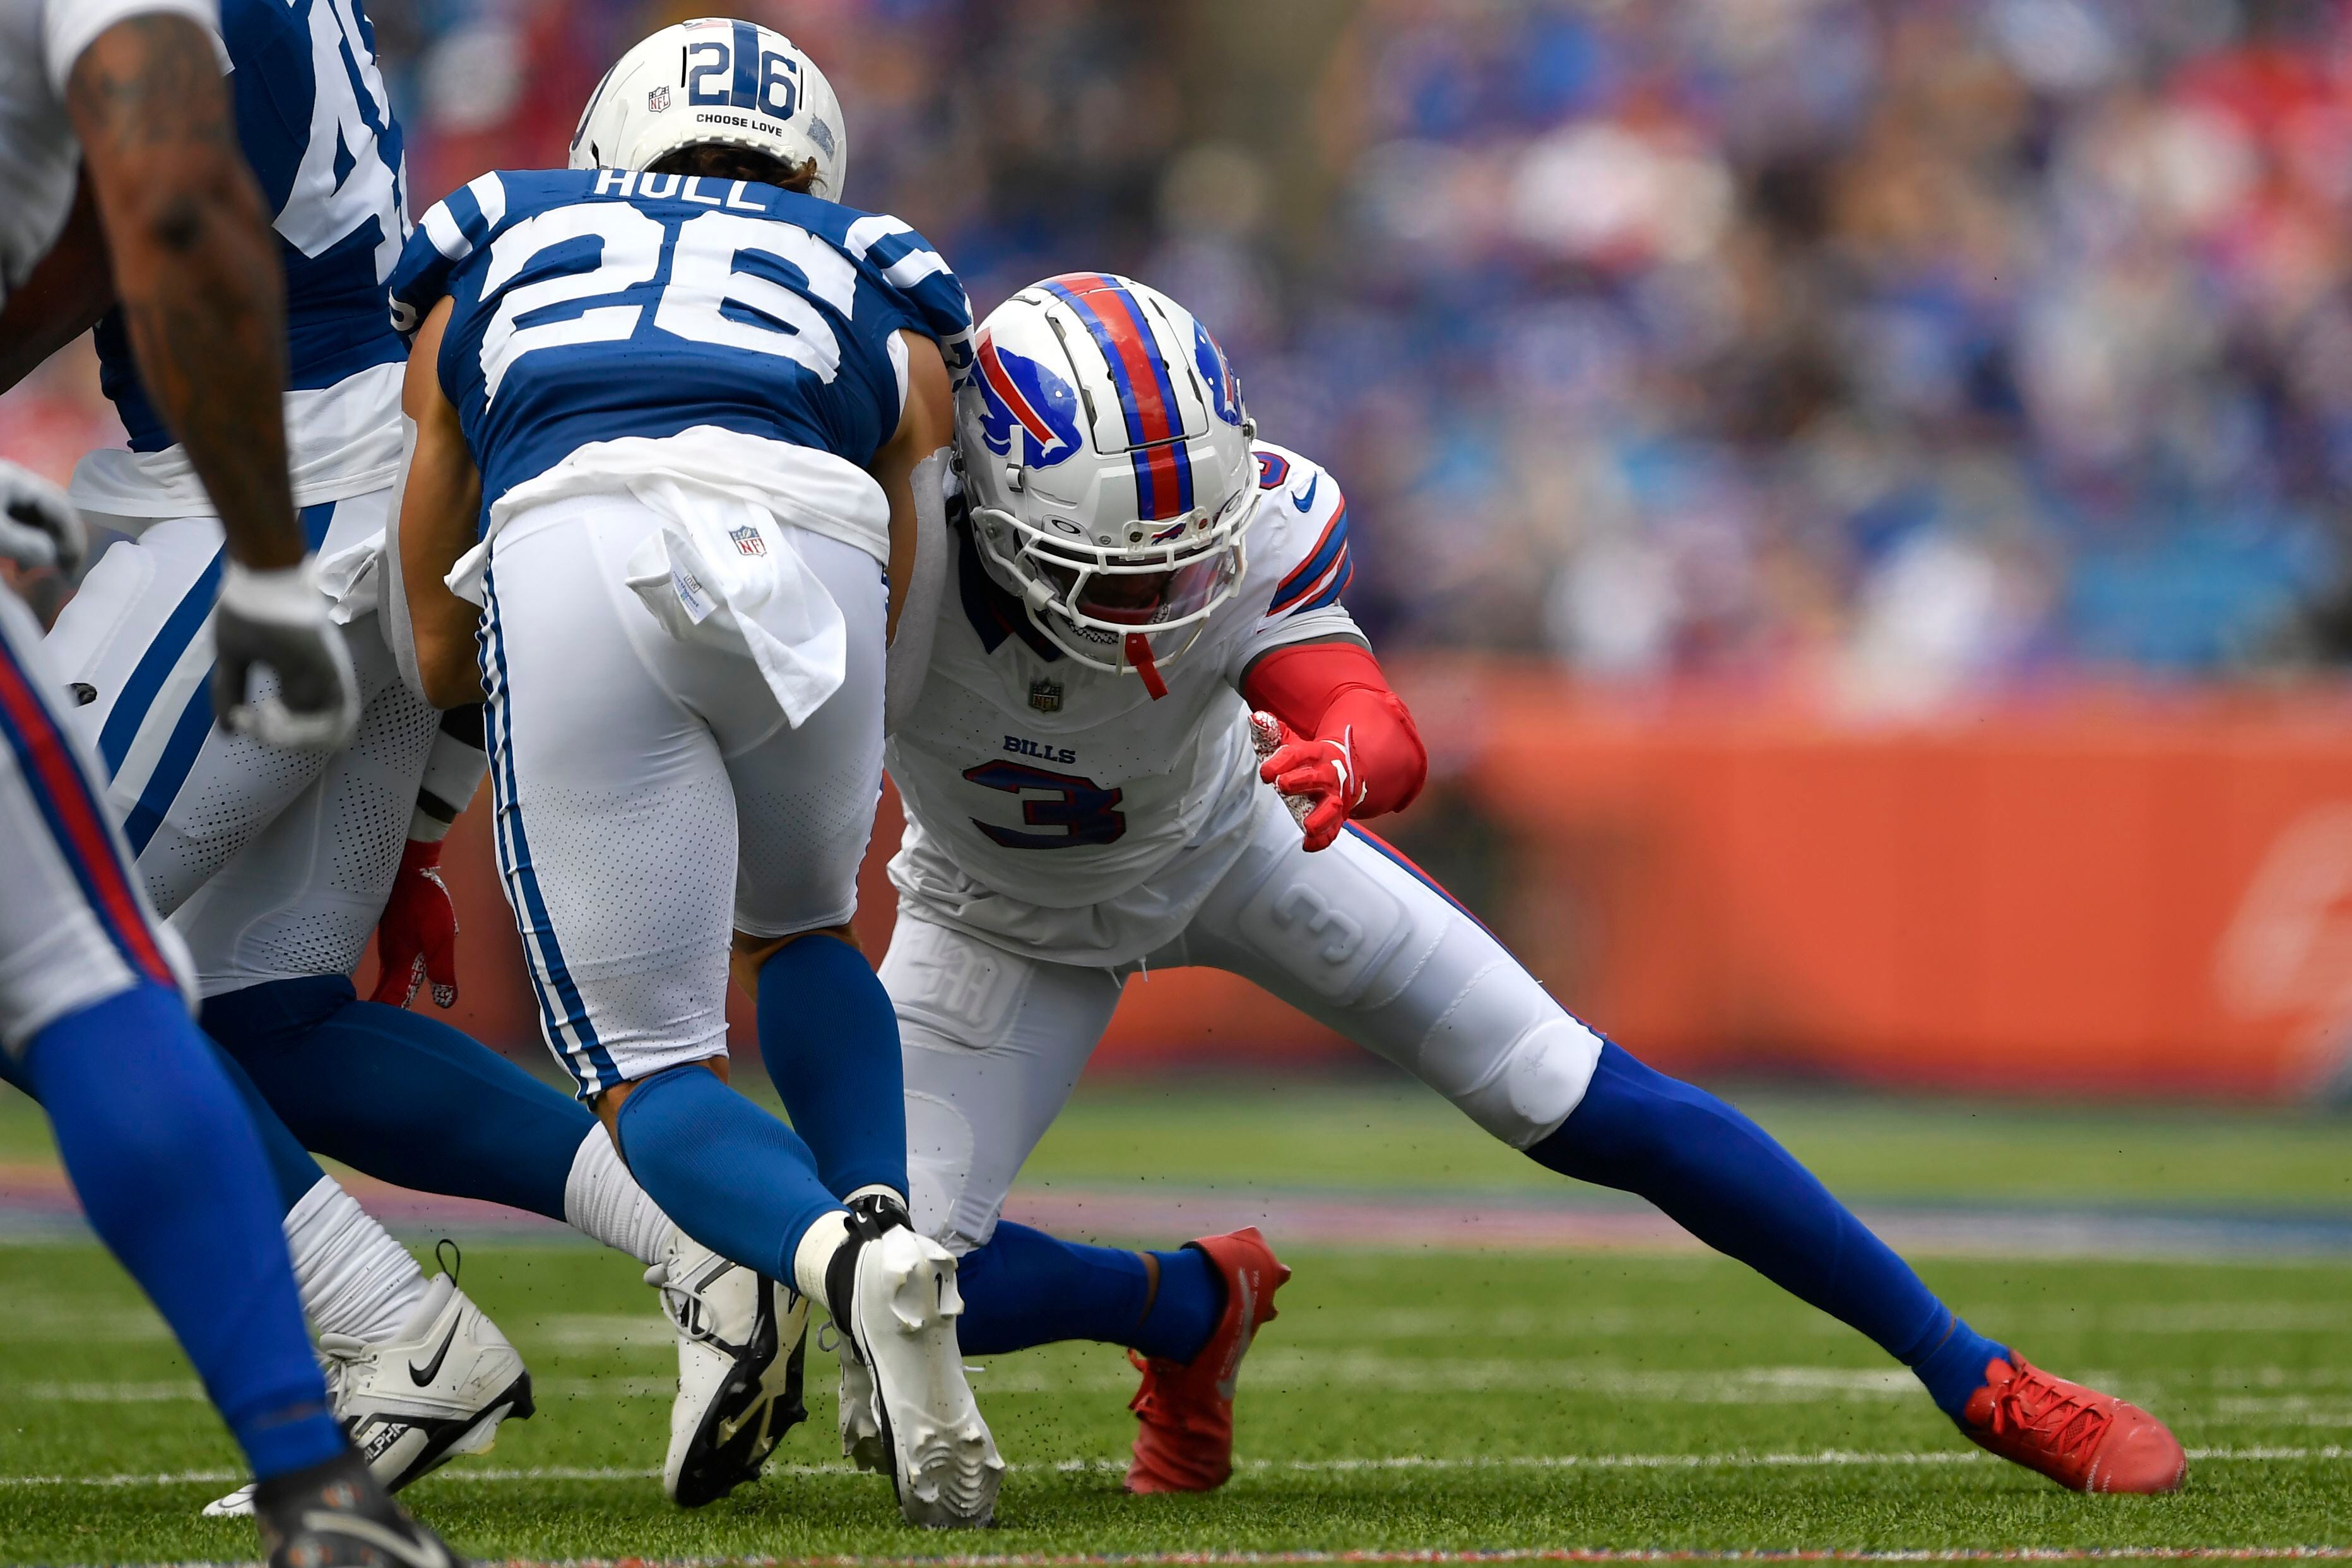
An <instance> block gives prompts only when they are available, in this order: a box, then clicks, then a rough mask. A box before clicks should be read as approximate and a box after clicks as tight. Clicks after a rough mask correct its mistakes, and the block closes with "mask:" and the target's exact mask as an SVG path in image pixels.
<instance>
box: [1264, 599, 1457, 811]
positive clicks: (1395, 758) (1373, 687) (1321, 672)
mask: <svg viewBox="0 0 2352 1568" xmlns="http://www.w3.org/2000/svg"><path fill="white" fill-rule="evenodd" d="M1242 696H1243V699H1244V701H1246V702H1247V703H1248V704H1249V705H1250V706H1252V707H1253V708H1260V709H1263V710H1264V711H1265V712H1267V713H1270V714H1272V715H1273V716H1275V717H1276V718H1278V719H1280V720H1281V721H1282V722H1283V723H1284V724H1286V725H1288V726H1289V727H1291V728H1292V729H1293V730H1295V731H1297V733H1298V734H1300V735H1304V736H1311V737H1315V738H1317V739H1318V740H1335V741H1336V740H1342V739H1344V740H1345V742H1346V743H1347V745H1348V747H1349V749H1350V750H1351V751H1352V752H1353V753H1354V755H1355V758H1356V766H1357V768H1359V769H1360V770H1361V773H1362V777H1363V780H1364V798H1363V800H1362V801H1361V802H1360V804H1359V805H1358V806H1357V807H1356V809H1355V810H1353V811H1351V812H1349V816H1351V817H1357V818H1363V817H1381V816H1386V815H1387V814H1388V813H1389V812H1391V811H1402V810H1404V809H1405V808H1406V807H1407V806H1410V805H1411V804H1412V800H1413V797H1414V796H1416V795H1418V794H1420V793H1421V787H1422V785H1423V783H1424V782H1425V781H1426V780H1427V779H1428V778H1429V750H1428V748H1427V747H1424V746H1423V745H1422V743H1421V731H1420V730H1418V729H1416V728H1414V727H1413V722H1412V711H1411V710H1410V709H1408V708H1407V707H1406V706H1404V699H1403V698H1402V697H1400V696H1398V695H1396V693H1395V692H1393V691H1391V690H1390V689H1389V683H1388V677H1387V676H1385V675H1383V674H1381V662H1380V661H1379V660H1378V659H1375V658H1373V657H1372V651H1371V650H1370V648H1367V647H1365V646H1364V645H1363V644H1362V643H1292V644H1291V645H1290V646H1288V647H1286V648H1276V650H1275V651H1274V652H1273V653H1268V654H1266V655H1265V657H1264V658H1262V659H1260V660H1259V661H1258V662H1257V663H1256V664H1252V665H1251V666H1250V667H1249V670H1248V673H1247V674H1244V675H1243V677H1242Z"/></svg>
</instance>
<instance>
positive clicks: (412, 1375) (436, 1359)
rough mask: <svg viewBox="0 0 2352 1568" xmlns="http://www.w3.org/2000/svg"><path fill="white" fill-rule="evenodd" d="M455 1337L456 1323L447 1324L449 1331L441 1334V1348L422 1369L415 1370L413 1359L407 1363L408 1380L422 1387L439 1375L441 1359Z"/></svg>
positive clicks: (445, 1354) (446, 1353)
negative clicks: (420, 1370)
mask: <svg viewBox="0 0 2352 1568" xmlns="http://www.w3.org/2000/svg"><path fill="white" fill-rule="evenodd" d="M456 1338H457V1324H456V1323H454V1322H453V1323H451V1324H450V1325H449V1332H448V1333H446V1334H443V1335H442V1336H441V1348H440V1349H439V1350H436V1351H435V1352H434V1353H433V1359H432V1360H431V1361H428V1362H426V1363H425V1370H424V1371H422V1372H419V1371H417V1370H416V1364H415V1362H413V1361H412V1362H410V1363H409V1364H408V1380H409V1381H410V1382H411V1383H414V1384H415V1385H416V1386H417V1387H419V1388H422V1387H424V1386H425V1385H426V1384H428V1383H430V1382H432V1381H433V1380H434V1379H435V1378H436V1377H438V1376H439V1375H441V1363H442V1360H443V1358H444V1357H446V1356H447V1355H448V1354H449V1343H450V1342H451V1341H452V1340H455V1339H456Z"/></svg>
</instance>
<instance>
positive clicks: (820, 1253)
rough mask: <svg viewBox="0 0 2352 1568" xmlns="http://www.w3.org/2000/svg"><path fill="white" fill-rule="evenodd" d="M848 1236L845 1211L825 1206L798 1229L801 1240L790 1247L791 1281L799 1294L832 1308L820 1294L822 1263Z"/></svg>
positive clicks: (839, 1248) (825, 1261)
mask: <svg viewBox="0 0 2352 1568" xmlns="http://www.w3.org/2000/svg"><path fill="white" fill-rule="evenodd" d="M848 1240H849V1211H848V1210H847V1209H845V1208H835V1209H829V1210H827V1211H826V1212H825V1213H824V1214H820V1215H818V1216H817V1217H816V1220H815V1222H814V1223H813V1224H812V1225H810V1227H809V1228H807V1229H806V1230H803V1231H802V1232H801V1244H800V1245H799V1246H797V1247H795V1248H793V1284H795V1285H797V1286H799V1287H800V1292H801V1294H802V1295H803V1296H806V1297H807V1298H808V1299H809V1300H810V1301H815V1302H817V1303H819V1304H820V1305H822V1306H823V1307H824V1310H825V1311H826V1312H831V1311H833V1303H832V1302H831V1301H826V1300H825V1297H824V1270H825V1265H826V1264H828V1263H831V1262H832V1261H833V1255H834V1254H835V1252H838V1251H840V1250H841V1249H842V1248H843V1247H844V1246H845V1244H846V1243H847V1242H848Z"/></svg>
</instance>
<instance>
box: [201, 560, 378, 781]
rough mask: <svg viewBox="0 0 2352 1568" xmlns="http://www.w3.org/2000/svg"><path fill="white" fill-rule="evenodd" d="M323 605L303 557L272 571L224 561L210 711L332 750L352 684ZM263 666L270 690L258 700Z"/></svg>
mask: <svg viewBox="0 0 2352 1568" xmlns="http://www.w3.org/2000/svg"><path fill="white" fill-rule="evenodd" d="M327 608H328V606H327V596H326V595H325V594H324V593H321V592H320V591H319V574H318V569H317V566H316V564H315V562H314V561H313V559H312V558H310V557H309V556H304V557H303V558H302V562H301V564H300V565H299V566H289V567H286V568H283V569H281V570H277V571H254V570H250V569H249V568H247V567H244V566H240V565H238V564H237V563H236V561H231V562H229V563H228V570H227V571H226V573H225V574H224V575H223V576H222V579H221V591H220V601H219V602H218V603H217V604H215V606H214V607H213V661H214V663H213V713H214V716H215V717H217V718H218V719H219V720H220V722H221V723H222V725H223V726H225V727H226V728H228V729H229V730H231V731H233V732H235V733H236V734H238V735H242V736H245V737H248V738H250V739H253V740H257V741H259V742H260V743H261V744H262V745H264V746H276V747H285V748H287V749H289V750H296V751H332V750H334V749H335V748H336V747H340V746H341V745H342V744H343V742H345V741H347V740H349V739H350V738H351V737H352V730H353V729H354V728H355V727H357V726H358V724H359V719H360V693H359V682H358V681H357V680H356V679H354V678H353V677H352V656H351V653H350V652H349V651H348V650H347V649H345V648H344V646H343V634H342V632H341V630H340V629H338V628H337V627H336V626H335V625H334V623H333V622H331V621H329V620H328V618H327ZM265 669H266V670H267V671H268V672H269V674H274V675H275V676H277V681H276V689H275V690H274V691H264V692H263V693H261V694H260V695H258V697H257V696H256V695H255V694H254V693H253V691H252V690H251V687H252V685H253V682H254V680H255V678H256V677H257V675H259V674H260V673H261V672H262V671H263V670H265Z"/></svg>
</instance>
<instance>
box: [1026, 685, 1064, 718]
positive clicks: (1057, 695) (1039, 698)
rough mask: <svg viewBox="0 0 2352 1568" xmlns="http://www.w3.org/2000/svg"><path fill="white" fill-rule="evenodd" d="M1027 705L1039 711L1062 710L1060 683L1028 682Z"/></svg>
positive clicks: (1057, 711)
mask: <svg viewBox="0 0 2352 1568" xmlns="http://www.w3.org/2000/svg"><path fill="white" fill-rule="evenodd" d="M1029 706H1031V707H1034V708H1035V709H1036V710H1037V711H1038V712H1039V713H1059V712H1061V711H1062V683H1061V682H1059V681H1032V682H1030V683H1029Z"/></svg>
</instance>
